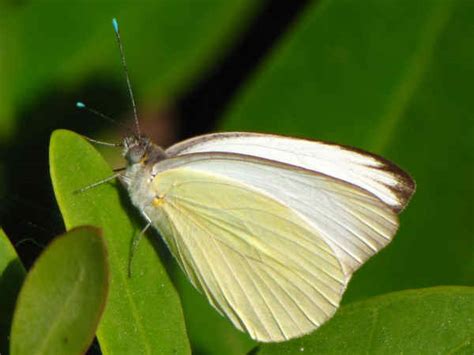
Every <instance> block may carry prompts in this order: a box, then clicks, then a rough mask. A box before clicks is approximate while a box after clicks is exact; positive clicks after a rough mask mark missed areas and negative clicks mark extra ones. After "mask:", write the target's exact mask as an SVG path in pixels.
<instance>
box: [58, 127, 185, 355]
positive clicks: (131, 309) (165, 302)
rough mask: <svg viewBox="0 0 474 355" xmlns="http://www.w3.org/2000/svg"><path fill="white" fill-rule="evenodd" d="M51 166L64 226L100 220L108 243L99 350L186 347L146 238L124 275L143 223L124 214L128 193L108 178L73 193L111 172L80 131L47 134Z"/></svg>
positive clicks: (175, 301) (173, 301) (173, 296)
mask: <svg viewBox="0 0 474 355" xmlns="http://www.w3.org/2000/svg"><path fill="white" fill-rule="evenodd" d="M50 169H51V178H52V181H53V186H54V191H55V195H56V200H57V202H58V204H59V207H60V210H61V213H62V215H63V218H64V221H65V223H66V227H67V228H68V229H70V228H73V227H75V226H78V225H81V224H90V225H96V226H100V227H101V228H102V229H103V231H104V238H105V240H106V241H107V245H108V247H109V248H108V249H109V260H110V268H111V284H110V294H109V300H108V303H107V308H106V311H105V313H104V316H103V318H102V321H101V323H100V326H99V329H98V333H97V336H98V338H99V343H100V346H101V350H102V352H103V353H104V354H150V353H157V352H159V353H162V354H167V353H179V354H183V353H189V344H188V340H187V337H186V330H185V325H184V319H183V314H182V310H181V305H180V301H179V298H178V295H177V293H176V291H175V289H174V287H173V285H172V284H171V282H170V280H169V277H168V275H167V273H166V271H165V269H164V268H163V266H162V264H161V262H160V259H159V257H158V255H157V252H156V250H155V249H154V246H153V243H151V242H150V241H149V240H148V239H147V238H143V239H142V241H141V243H140V245H139V247H138V249H137V253H136V254H135V257H134V259H133V270H135V272H134V273H133V275H132V277H131V278H129V277H128V275H127V265H128V257H129V251H130V243H131V240H132V237H133V236H134V235H135V234H136V233H139V231H140V229H141V227H140V226H139V223H138V222H136V219H135V220H132V219H131V218H130V213H129V214H127V212H130V211H131V209H130V207H131V206H130V203H129V202H128V199H127V196H121V195H120V193H119V192H120V191H122V190H119V189H117V187H116V186H114V184H111V183H107V184H102V185H100V186H98V187H96V188H93V189H90V190H88V191H86V192H82V193H77V190H78V189H81V188H83V187H85V186H88V185H90V184H91V183H94V182H97V181H100V180H102V179H104V178H106V177H109V176H111V175H112V171H111V170H110V167H109V166H108V165H107V163H106V162H105V161H104V160H103V159H102V157H101V156H100V155H99V153H98V152H97V151H96V150H95V149H94V148H93V147H92V146H91V145H90V144H89V143H88V142H86V141H85V140H84V139H83V138H82V137H80V136H79V135H77V134H75V133H73V132H70V131H65V130H57V131H55V132H54V133H53V135H52V137H51V144H50ZM124 207H125V208H124ZM126 209H127V211H126ZM140 224H141V226H142V227H143V226H144V224H145V223H144V222H142V223H140Z"/></svg>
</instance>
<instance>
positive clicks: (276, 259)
mask: <svg viewBox="0 0 474 355" xmlns="http://www.w3.org/2000/svg"><path fill="white" fill-rule="evenodd" d="M151 185H152V186H151V189H152V190H153V192H154V193H155V194H156V196H157V198H156V199H155V203H154V205H155V209H154V210H150V209H148V212H147V213H148V214H153V213H156V215H155V216H153V215H151V216H149V217H151V219H152V220H153V221H156V223H155V226H156V227H157V229H158V230H159V231H160V233H161V234H162V236H163V238H164V239H165V240H166V242H167V244H168V245H169V246H170V249H171V251H172V253H173V254H174V256H175V257H176V259H177V260H178V262H179V264H180V265H181V267H182V269H183V270H184V272H185V273H186V274H187V276H188V277H189V279H190V280H191V281H192V283H193V284H194V285H195V287H197V288H198V289H199V290H200V291H201V292H202V293H203V294H204V295H206V297H207V298H208V300H209V302H210V303H211V304H212V305H213V306H214V307H215V308H216V309H217V310H219V312H221V313H222V314H224V315H225V316H227V317H228V318H229V319H230V320H231V321H232V322H233V323H234V325H235V326H236V327H237V328H239V329H241V330H245V331H246V332H248V333H249V334H250V336H251V337H252V338H254V339H256V340H259V341H282V340H286V339H289V338H293V337H296V336H300V335H303V334H305V333H308V332H310V331H312V330H313V329H315V328H317V327H318V326H319V325H321V324H322V323H323V322H325V321H326V320H327V319H328V318H330V317H331V316H332V314H333V313H334V312H335V310H336V309H337V307H338V305H339V301H340V299H341V296H342V293H343V291H344V289H345V287H346V283H347V281H348V278H347V277H346V276H345V275H344V272H343V270H342V266H341V264H340V262H339V260H338V258H337V256H336V255H335V253H334V251H333V250H332V249H331V247H330V246H329V245H328V244H327V243H326V242H325V241H324V239H323V238H322V237H321V235H319V233H318V231H317V230H315V229H314V228H312V227H311V226H310V225H309V224H308V223H306V221H305V220H304V219H303V218H301V216H300V215H299V214H298V213H297V212H295V211H293V210H292V209H290V208H288V207H287V206H285V205H284V204H283V203H281V202H279V201H277V200H275V199H273V198H271V197H270V196H268V195H266V194H265V193H262V192H260V191H258V190H256V189H255V188H253V187H252V186H250V185H247V184H245V183H242V182H239V181H237V180H235V179H231V178H229V177H226V176H223V175H220V174H215V173H212V172H211V171H203V170H198V169H193V168H192V167H188V166H183V167H176V168H170V169H166V170H165V171H161V172H159V173H158V174H157V175H156V176H155V177H154V180H153V182H152V184H151Z"/></svg>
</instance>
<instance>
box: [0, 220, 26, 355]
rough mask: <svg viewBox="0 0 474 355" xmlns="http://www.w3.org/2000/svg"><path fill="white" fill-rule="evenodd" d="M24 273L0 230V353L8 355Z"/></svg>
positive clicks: (13, 249)
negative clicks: (9, 337)
mask: <svg viewBox="0 0 474 355" xmlns="http://www.w3.org/2000/svg"><path fill="white" fill-rule="evenodd" d="M25 275H26V272H25V268H24V267H23V264H22V263H21V261H20V259H19V258H18V255H17V254H16V251H15V248H14V247H13V245H11V243H10V241H9V240H8V238H7V236H6V235H5V233H4V232H3V230H2V229H1V228H0V353H1V354H7V353H8V343H9V339H8V334H10V327H11V322H12V317H13V310H14V308H15V302H16V298H17V296H18V292H19V291H20V288H21V284H22V283H23V280H24V278H25Z"/></svg>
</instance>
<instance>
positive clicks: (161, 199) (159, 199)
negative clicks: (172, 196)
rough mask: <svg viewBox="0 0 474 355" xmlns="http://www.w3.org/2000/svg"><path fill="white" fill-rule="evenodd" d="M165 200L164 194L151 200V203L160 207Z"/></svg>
mask: <svg viewBox="0 0 474 355" xmlns="http://www.w3.org/2000/svg"><path fill="white" fill-rule="evenodd" d="M164 202H165V199H164V196H157V197H155V198H154V199H153V201H151V204H152V205H153V206H155V207H160V206H161V205H163V203H164Z"/></svg>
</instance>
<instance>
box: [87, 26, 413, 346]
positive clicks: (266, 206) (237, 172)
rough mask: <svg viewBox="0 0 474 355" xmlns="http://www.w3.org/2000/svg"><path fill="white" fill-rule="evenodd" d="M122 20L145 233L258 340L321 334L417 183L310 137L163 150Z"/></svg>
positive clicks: (195, 143) (130, 167)
mask: <svg viewBox="0 0 474 355" xmlns="http://www.w3.org/2000/svg"><path fill="white" fill-rule="evenodd" d="M113 23H114V28H115V32H116V35H117V39H118V42H119V46H120V50H121V55H122V63H123V65H124V69H125V74H126V78H127V84H128V88H129V94H130V97H131V101H132V105H133V108H134V112H135V122H136V126H137V133H136V134H131V135H130V136H128V137H125V138H124V139H123V141H122V143H121V144H120V146H122V148H123V156H124V158H125V159H126V161H127V167H126V168H125V170H124V172H123V173H122V172H121V173H118V174H116V176H117V177H119V178H120V180H121V181H122V182H123V183H124V185H125V187H126V189H127V190H128V193H129V195H130V198H131V201H132V203H133V204H134V205H135V206H136V207H137V208H138V209H139V210H140V212H141V214H142V215H143V216H144V218H145V219H146V221H147V222H148V223H147V226H146V227H145V228H144V231H145V230H146V229H147V228H148V227H149V226H153V227H155V228H156V230H157V231H158V232H159V233H160V235H161V236H162V238H163V240H164V241H165V243H166V244H167V246H168V248H169V249H170V251H171V253H172V254H173V256H174V257H175V259H176V260H177V262H178V264H179V265H180V267H181V269H182V270H183V271H184V273H185V274H186V276H187V277H188V279H189V280H190V282H191V283H192V284H193V285H194V287H195V288H196V289H198V290H199V291H200V292H201V293H202V294H203V295H204V296H205V297H206V298H207V300H208V301H209V303H210V304H211V305H212V306H213V307H214V308H215V309H216V310H217V311H218V312H219V313H221V314H222V315H224V316H225V317H227V318H228V319H229V320H230V321H231V322H232V323H233V324H234V326H235V327H236V328H238V329H240V330H242V331H245V332H246V333H248V334H249V335H250V337H252V338H253V339H255V340H257V341H261V342H279V341H285V340H288V339H291V338H295V337H299V336H302V335H304V334H307V333H309V332H311V331H313V330H315V329H317V328H318V327H319V326H321V325H322V324H323V323H324V322H325V321H327V320H328V319H330V318H331V317H332V315H333V314H334V313H335V312H336V310H337V308H338V307H339V303H340V301H341V298H342V295H343V294H344V291H345V289H346V287H347V285H348V283H349V281H350V279H351V276H352V275H353V273H354V272H355V271H356V270H357V269H358V268H359V267H360V266H361V265H363V264H364V263H365V262H366V261H367V260H368V259H369V258H370V257H371V256H373V255H374V254H376V253H377V252H378V251H379V250H381V249H382V248H384V247H385V246H386V245H387V244H389V243H390V242H391V240H392V239H393V237H394V235H395V233H396V231H397V229H398V226H399V222H398V214H399V213H400V212H401V211H402V210H403V209H404V208H405V207H406V205H407V203H408V201H409V200H410V198H411V196H412V195H413V193H414V191H415V182H414V181H413V179H412V178H411V177H410V176H409V175H408V174H407V173H406V172H404V171H403V170H401V169H400V168H399V167H397V166H396V165H395V164H393V163H391V162H389V161H388V160H385V159H384V158H382V157H379V156H377V155H374V154H371V153H368V152H364V151H362V150H358V149H355V148H351V147H347V146H342V145H337V144H331V143H325V142H321V141H312V140H307V139H299V138H292V137H285V136H278V135H271V134H260V133H250V132H226V133H214V134H207V135H203V136H198V137H195V138H191V139H188V140H185V141H183V142H180V143H177V144H175V145H173V146H171V147H169V148H168V149H166V150H165V149H163V148H161V147H159V146H157V145H155V144H154V143H152V142H151V141H150V139H149V138H147V137H146V136H144V135H142V134H140V133H139V132H140V127H139V123H138V119H137V115H136V109H135V104H134V99H133V94H132V91H131V88H130V85H129V82H130V81H129V78H128V74H127V69H126V64H125V57H124V55H123V49H122V44H121V42H120V35H119V32H118V24H117V22H116V20H114V22H113ZM78 107H80V108H84V107H85V105H84V104H82V103H78ZM107 180H108V179H107ZM95 185H97V184H94V186H95ZM136 240H137V239H136ZM134 245H136V244H135V243H134ZM132 250H133V249H132Z"/></svg>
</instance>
